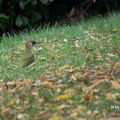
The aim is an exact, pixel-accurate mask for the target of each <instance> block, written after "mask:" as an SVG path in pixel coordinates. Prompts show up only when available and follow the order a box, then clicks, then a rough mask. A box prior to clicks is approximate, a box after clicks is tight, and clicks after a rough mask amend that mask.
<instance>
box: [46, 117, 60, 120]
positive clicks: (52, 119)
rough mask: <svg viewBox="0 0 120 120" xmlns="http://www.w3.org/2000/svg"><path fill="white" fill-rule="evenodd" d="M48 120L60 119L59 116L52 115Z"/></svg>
mask: <svg viewBox="0 0 120 120" xmlns="http://www.w3.org/2000/svg"><path fill="white" fill-rule="evenodd" d="M48 120H61V118H60V117H59V116H53V117H51V118H49V119H48Z"/></svg>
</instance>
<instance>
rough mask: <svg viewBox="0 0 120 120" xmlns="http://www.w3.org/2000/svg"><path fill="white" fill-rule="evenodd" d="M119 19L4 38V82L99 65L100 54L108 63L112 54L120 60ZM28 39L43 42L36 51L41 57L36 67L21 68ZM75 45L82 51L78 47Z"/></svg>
mask: <svg viewBox="0 0 120 120" xmlns="http://www.w3.org/2000/svg"><path fill="white" fill-rule="evenodd" d="M119 18H120V15H119V14H115V15H113V16H111V15H110V17H108V18H105V19H104V18H91V19H90V20H88V21H85V22H81V23H76V24H74V25H71V26H69V25H66V26H62V27H60V26H58V25H56V26H54V27H51V28H45V29H38V30H31V31H29V32H27V31H26V32H21V33H20V34H14V36H9V37H3V38H2V41H1V43H0V48H1V51H0V56H1V60H0V79H3V80H13V79H18V78H21V77H23V78H32V79H36V76H37V75H39V74H41V73H44V72H49V71H51V69H54V68H59V67H62V66H66V65H68V66H74V67H77V66H81V65H82V64H83V63H84V62H86V63H88V64H89V63H92V64H95V63H96V62H94V61H93V59H92V58H93V57H95V54H96V53H98V54H100V55H101V56H102V57H103V61H102V62H104V61H106V59H105V58H106V57H108V55H109V54H113V55H114V56H113V61H117V60H119V59H120V48H119V44H120V37H119V33H120V30H119V27H120V26H119V25H120V24H119ZM27 39H35V40H38V41H41V42H42V43H41V45H38V46H36V47H35V48H34V50H35V51H37V54H36V61H35V62H34V63H33V65H31V66H29V67H28V68H26V69H19V67H18V66H19V60H18V59H19V54H21V53H20V52H21V50H22V49H23V42H24V41H25V40H27ZM75 44H78V45H79V46H80V48H78V49H77V48H75ZM89 49H91V50H92V51H91V52H90V50H89ZM89 57H90V58H89ZM88 59H90V60H88ZM33 68H34V70H33ZM33 71H34V72H33Z"/></svg>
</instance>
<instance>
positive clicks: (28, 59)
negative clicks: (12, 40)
mask: <svg viewBox="0 0 120 120" xmlns="http://www.w3.org/2000/svg"><path fill="white" fill-rule="evenodd" d="M39 43H40V42H36V41H33V40H28V41H26V42H25V43H24V51H23V52H22V56H21V61H20V63H21V65H20V66H21V67H22V68H25V67H27V66H28V65H30V64H31V63H32V62H33V61H34V60H35V57H34V54H33V52H32V47H33V46H34V45H36V44H39Z"/></svg>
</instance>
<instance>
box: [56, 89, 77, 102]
mask: <svg viewBox="0 0 120 120" xmlns="http://www.w3.org/2000/svg"><path fill="white" fill-rule="evenodd" d="M73 95H75V90H74V89H71V88H69V89H66V90H65V91H64V93H63V94H62V95H59V96H57V97H56V100H57V101H60V100H66V99H69V98H70V97H71V96H73Z"/></svg>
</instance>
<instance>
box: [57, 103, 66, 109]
mask: <svg viewBox="0 0 120 120" xmlns="http://www.w3.org/2000/svg"><path fill="white" fill-rule="evenodd" d="M67 107H68V105H65V104H62V105H59V106H57V108H56V109H57V110H62V109H64V108H67Z"/></svg>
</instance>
